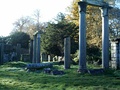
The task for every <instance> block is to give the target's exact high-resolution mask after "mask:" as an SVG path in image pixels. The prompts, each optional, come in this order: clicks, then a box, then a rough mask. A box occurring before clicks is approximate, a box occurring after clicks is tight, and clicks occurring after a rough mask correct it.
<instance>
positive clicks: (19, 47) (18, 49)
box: [16, 44, 21, 61]
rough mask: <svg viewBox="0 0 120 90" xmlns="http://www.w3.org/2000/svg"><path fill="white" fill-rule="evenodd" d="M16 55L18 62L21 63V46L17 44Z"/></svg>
mask: <svg viewBox="0 0 120 90" xmlns="http://www.w3.org/2000/svg"><path fill="white" fill-rule="evenodd" d="M16 53H17V61H19V60H20V57H21V44H17V47H16Z"/></svg>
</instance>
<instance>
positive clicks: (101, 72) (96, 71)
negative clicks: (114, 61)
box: [88, 69, 104, 75]
mask: <svg viewBox="0 0 120 90" xmlns="http://www.w3.org/2000/svg"><path fill="white" fill-rule="evenodd" d="M88 73H89V74H92V75H95V74H103V73H104V69H89V70H88Z"/></svg>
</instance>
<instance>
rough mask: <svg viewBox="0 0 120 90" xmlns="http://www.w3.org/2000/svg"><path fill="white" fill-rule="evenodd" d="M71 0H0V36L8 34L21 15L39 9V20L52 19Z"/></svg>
mask: <svg viewBox="0 0 120 90" xmlns="http://www.w3.org/2000/svg"><path fill="white" fill-rule="evenodd" d="M72 1H73V0H0V36H8V35H9V33H10V32H11V31H12V29H13V23H14V22H15V21H16V20H17V19H19V18H20V17H22V16H31V15H32V14H33V13H34V11H35V10H37V9H39V10H40V13H41V21H42V22H47V21H50V20H52V19H53V18H54V17H56V15H57V14H58V13H59V12H62V13H65V11H66V8H67V7H68V6H69V5H70V4H71V2H72Z"/></svg>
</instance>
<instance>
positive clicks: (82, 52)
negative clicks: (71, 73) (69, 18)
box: [78, 2, 87, 73]
mask: <svg viewBox="0 0 120 90" xmlns="http://www.w3.org/2000/svg"><path fill="white" fill-rule="evenodd" d="M78 5H79V9H80V11H79V14H80V19H79V23H80V24H79V70H78V71H79V72H81V73H82V72H83V73H84V72H85V71H86V69H87V68H86V7H87V3H86V2H78Z"/></svg>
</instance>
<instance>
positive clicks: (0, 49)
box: [0, 43, 4, 64]
mask: <svg viewBox="0 0 120 90" xmlns="http://www.w3.org/2000/svg"><path fill="white" fill-rule="evenodd" d="M3 55H4V43H0V64H3V62H4V61H3Z"/></svg>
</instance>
